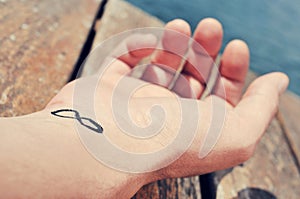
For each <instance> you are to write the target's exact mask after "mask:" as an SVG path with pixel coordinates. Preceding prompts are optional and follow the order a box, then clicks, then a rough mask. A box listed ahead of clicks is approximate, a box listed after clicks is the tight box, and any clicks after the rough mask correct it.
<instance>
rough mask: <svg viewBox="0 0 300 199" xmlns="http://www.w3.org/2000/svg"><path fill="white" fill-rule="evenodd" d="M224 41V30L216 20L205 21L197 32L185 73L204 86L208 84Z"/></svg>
mask: <svg viewBox="0 0 300 199" xmlns="http://www.w3.org/2000/svg"><path fill="white" fill-rule="evenodd" d="M222 39H223V28H222V25H221V23H220V22H219V21H217V20H216V19H212V18H206V19H203V20H202V21H201V22H200V23H199V24H198V26H197V28H196V30H195V33H194V42H193V43H192V50H191V51H189V53H188V62H187V64H186V65H185V67H184V72H185V73H186V74H189V75H191V76H193V77H194V78H195V79H197V80H198V81H200V82H201V83H202V84H203V86H205V85H206V83H207V80H208V78H209V75H210V71H211V68H212V66H213V61H214V59H215V57H216V56H217V54H218V52H219V50H220V48H221V45H222ZM202 90H203V89H202Z"/></svg>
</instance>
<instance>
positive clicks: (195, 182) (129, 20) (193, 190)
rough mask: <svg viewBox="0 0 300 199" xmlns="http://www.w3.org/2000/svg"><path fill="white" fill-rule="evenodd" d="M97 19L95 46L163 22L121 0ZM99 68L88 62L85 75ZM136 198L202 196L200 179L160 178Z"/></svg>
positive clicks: (109, 5) (112, 2)
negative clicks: (122, 34) (118, 34)
mask: <svg viewBox="0 0 300 199" xmlns="http://www.w3.org/2000/svg"><path fill="white" fill-rule="evenodd" d="M98 23H100V24H98V26H99V29H98V31H97V35H96V39H95V42H94V46H96V45H97V44H99V43H100V42H102V41H103V40H105V39H107V38H108V37H110V36H112V35H114V34H117V33H120V32H122V31H125V30H128V29H132V28H138V27H146V26H152V27H153V26H154V27H162V26H163V23H162V22H161V21H159V20H158V19H156V18H154V17H151V16H149V15H147V14H145V13H144V12H143V11H141V10H139V9H137V8H135V7H133V6H131V5H130V4H128V3H126V2H124V1H120V0H110V1H109V2H108V3H107V5H106V7H105V12H104V15H103V17H102V18H101V20H100V22H98ZM97 69H98V68H94V67H92V66H90V65H89V66H86V67H85V68H84V70H83V76H86V75H91V74H93V73H95V72H96V71H97ZM134 198H136V199H142V198H153V199H154V198H163V199H165V198H201V195H200V183H199V179H198V176H195V177H192V178H179V179H167V180H161V181H158V182H155V183H151V184H149V185H146V186H144V187H143V188H142V189H141V190H140V191H139V192H138V193H137V194H136V195H135V196H134Z"/></svg>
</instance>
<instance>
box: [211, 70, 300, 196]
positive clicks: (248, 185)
mask: <svg viewBox="0 0 300 199" xmlns="http://www.w3.org/2000/svg"><path fill="white" fill-rule="evenodd" d="M254 78H255V75H254V74H253V73H249V74H248V81H247V85H248V84H249V82H250V81H251V80H253V79H254ZM293 105H296V104H293ZM215 183H216V186H217V197H218V198H249V199H250V198H295V199H296V198H299V195H300V189H299V187H300V176H299V173H298V170H297V166H296V165H295V162H294V159H293V156H292V155H291V153H290V149H289V146H288V144H287V140H286V137H285V134H284V132H283V130H282V126H281V124H280V123H279V121H278V119H277V118H275V119H274V120H273V121H272V123H271V125H270V127H269V128H268V130H267V132H266V134H265V135H264V136H263V138H262V140H261V142H260V143H259V144H258V147H257V149H256V152H255V154H254V156H253V157H252V158H251V159H250V160H249V161H247V162H246V163H244V164H243V166H237V167H235V168H233V170H228V171H227V172H225V171H219V172H216V173H215Z"/></svg>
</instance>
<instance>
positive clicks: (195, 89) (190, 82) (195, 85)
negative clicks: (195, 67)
mask: <svg viewBox="0 0 300 199" xmlns="http://www.w3.org/2000/svg"><path fill="white" fill-rule="evenodd" d="M202 89H203V87H202V86H201V84H200V82H199V81H198V80H196V79H195V78H193V77H192V76H190V75H180V76H179V77H178V79H177V81H176V83H175V85H174V87H173V88H172V91H173V92H175V93H176V94H178V95H179V96H180V97H183V98H192V99H198V98H199V95H200V93H202V92H203V90H202Z"/></svg>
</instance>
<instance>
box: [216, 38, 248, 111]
mask: <svg viewBox="0 0 300 199" xmlns="http://www.w3.org/2000/svg"><path fill="white" fill-rule="evenodd" d="M249 57H250V55H249V49H248V46H247V44H246V43H245V42H243V41H241V40H233V41H231V42H230V43H229V44H228V45H227V46H226V48H225V50H224V53H223V55H222V60H221V66H220V70H219V71H220V74H219V75H218V78H217V81H216V84H215V88H214V91H213V93H214V94H215V95H217V96H219V97H221V98H223V99H225V100H226V101H227V102H229V103H230V104H231V105H233V106H235V105H236V104H237V103H238V102H239V100H240V98H241V96H242V89H243V87H244V83H245V79H246V75H247V72H248V68H249Z"/></svg>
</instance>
